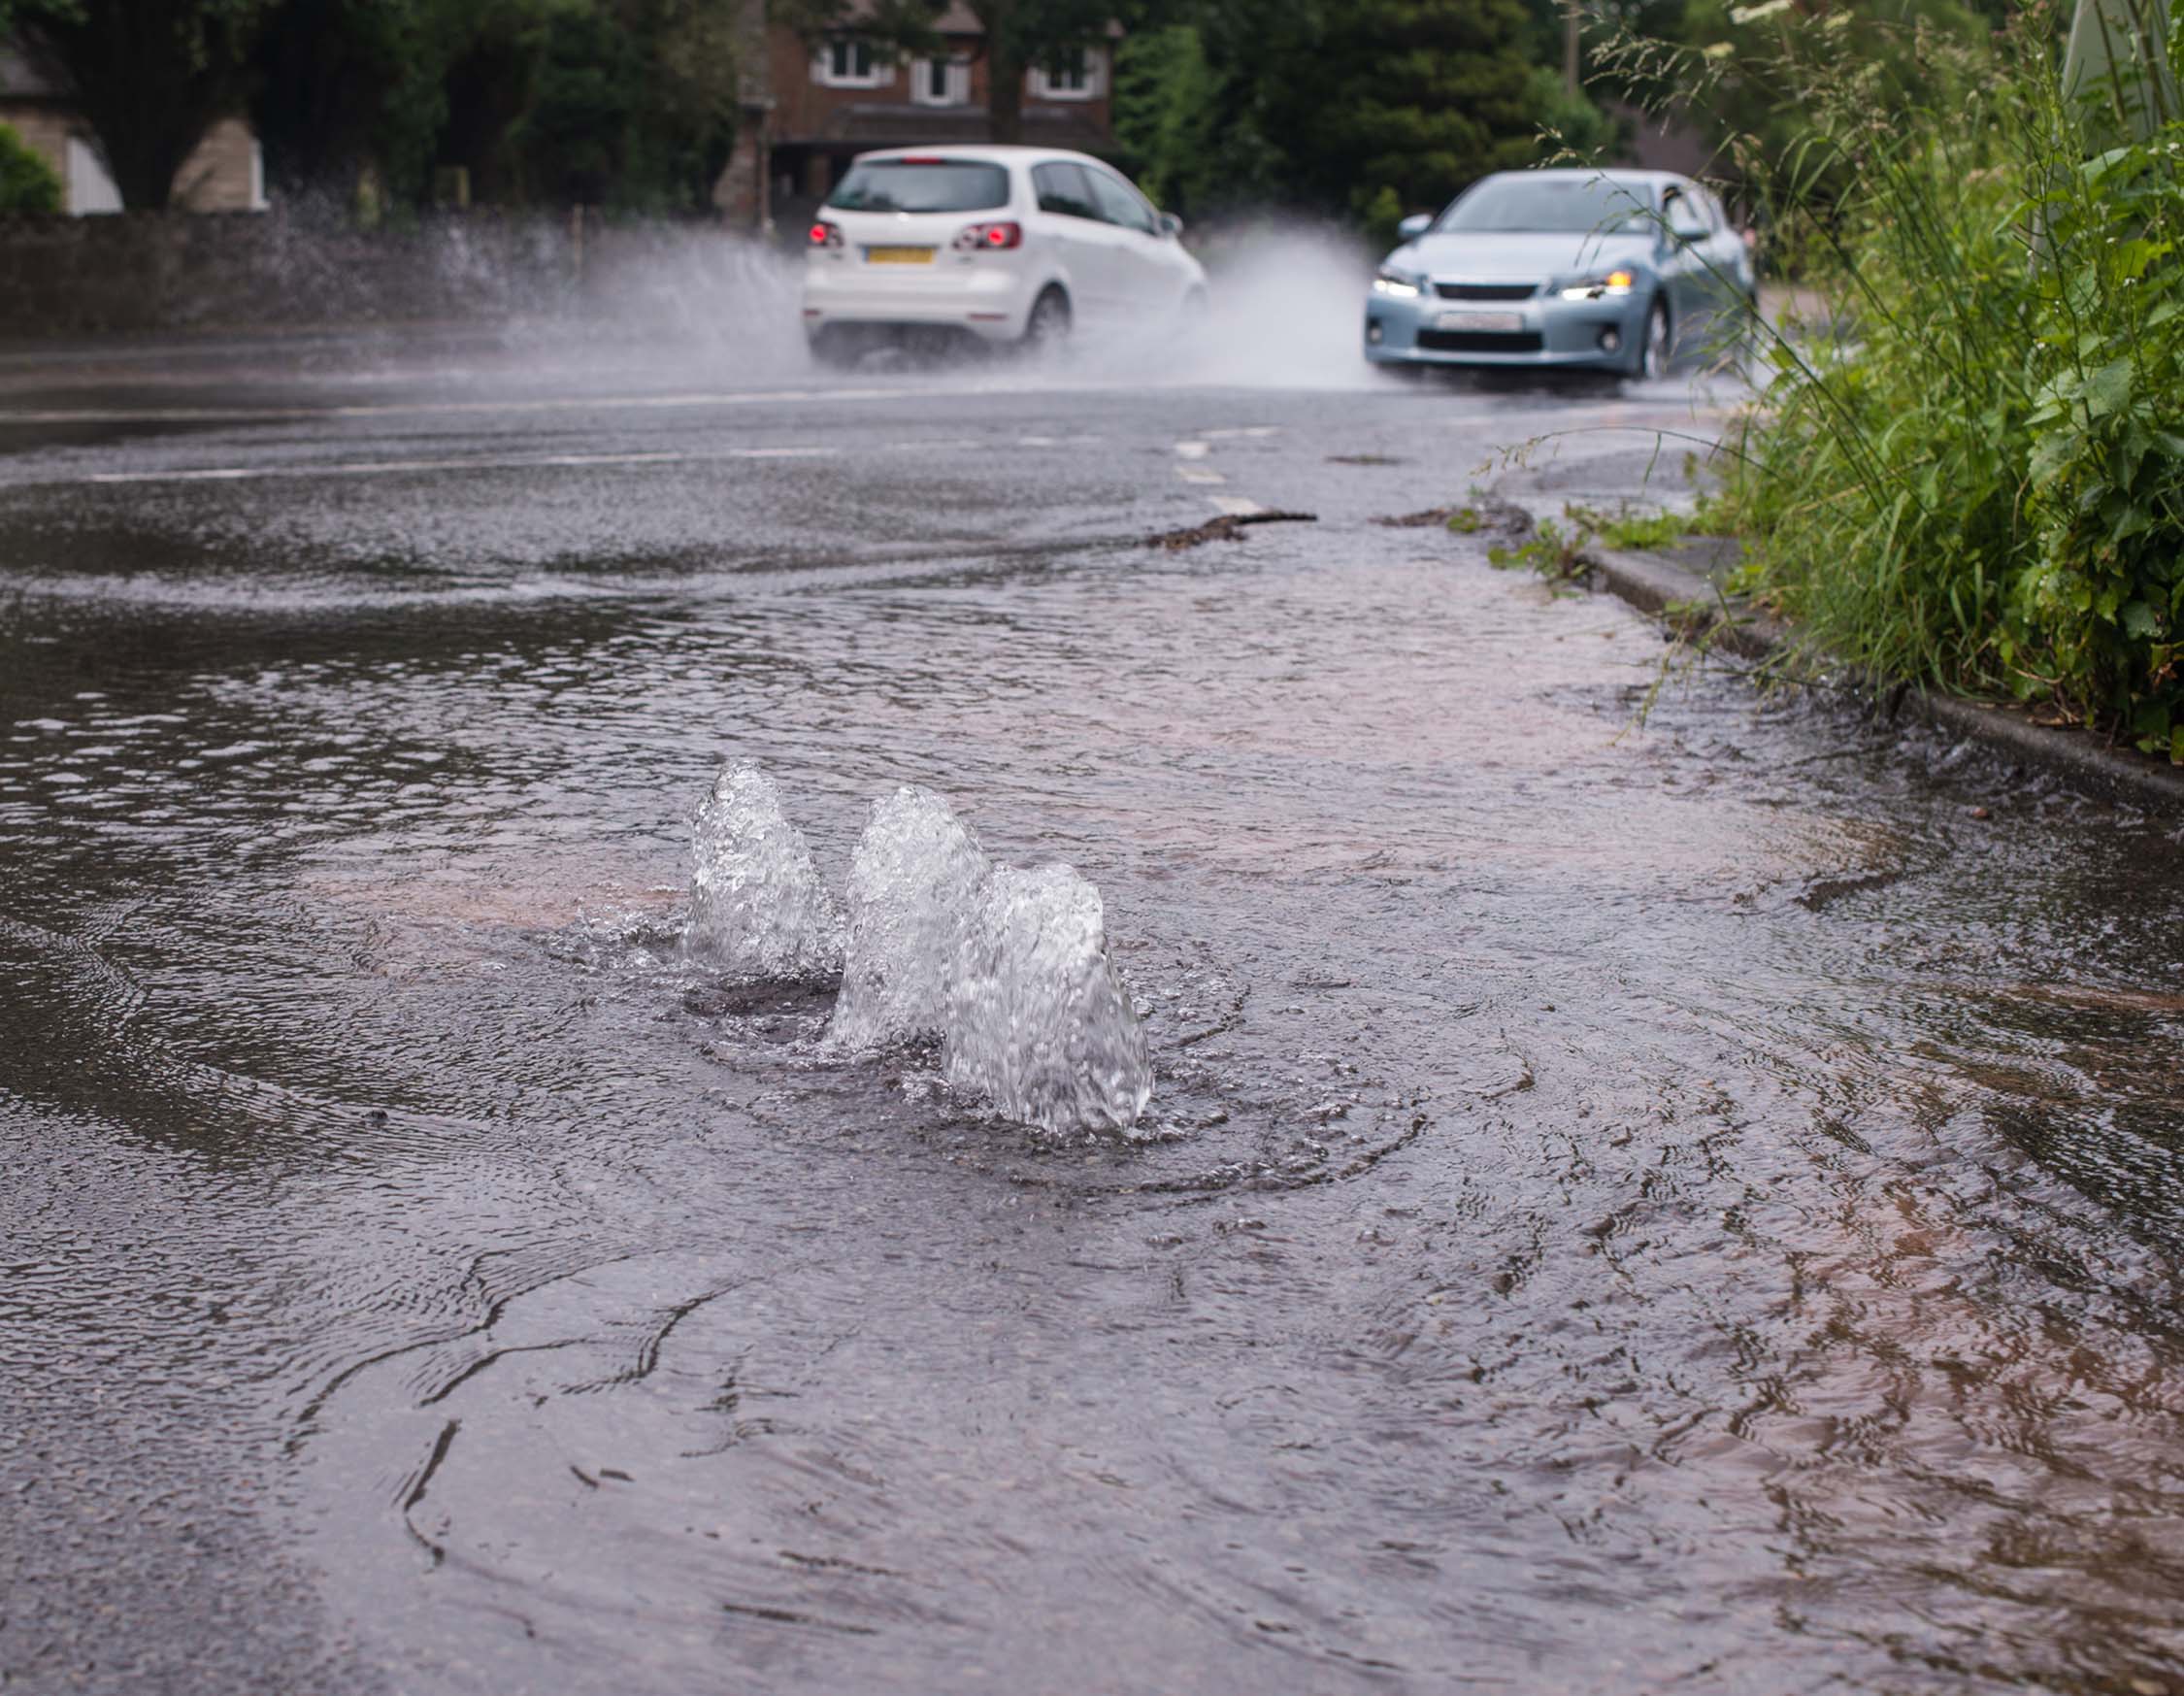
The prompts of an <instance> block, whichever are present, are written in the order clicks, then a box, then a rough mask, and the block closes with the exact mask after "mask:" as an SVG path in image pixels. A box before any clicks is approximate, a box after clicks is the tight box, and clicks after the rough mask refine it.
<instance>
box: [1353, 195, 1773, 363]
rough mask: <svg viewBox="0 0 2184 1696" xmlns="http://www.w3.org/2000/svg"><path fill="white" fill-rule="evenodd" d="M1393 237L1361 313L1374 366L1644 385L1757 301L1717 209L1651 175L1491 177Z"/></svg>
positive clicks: (1741, 252) (1742, 248) (1411, 220)
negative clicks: (1585, 377) (1558, 375)
mask: <svg viewBox="0 0 2184 1696" xmlns="http://www.w3.org/2000/svg"><path fill="white" fill-rule="evenodd" d="M1398 227H1399V230H1400V233H1401V234H1402V236H1403V246H1402V247H1400V248H1398V249H1395V251H1394V252H1392V253H1390V254H1389V255H1388V256H1387V258H1385V259H1384V260H1382V261H1381V263H1380V269H1379V274H1378V275H1377V276H1375V277H1374V278H1373V291H1372V294H1371V296H1370V298H1369V299H1368V300H1367V302H1366V307H1365V356H1366V358H1368V359H1370V360H1372V361H1373V363H1374V364H1378V365H1471V366H1516V367H1525V366H1533V367H1542V368H1548V369H1564V370H1567V369H1591V370H1602V371H1611V372H1619V373H1621V374H1623V375H1625V376H1628V377H1636V378H1651V377H1659V376H1660V375H1662V374H1663V373H1664V372H1665V371H1667V370H1668V368H1669V364H1670V361H1671V357H1672V355H1673V354H1674V352H1675V351H1676V350H1677V349H1692V348H1696V347H1699V346H1701V345H1703V343H1704V341H1705V339H1706V337H1707V334H1708V332H1709V331H1710V330H1724V329H1727V328H1730V327H1732V325H1733V323H1737V322H1740V318H1741V315H1746V314H1749V313H1750V311H1751V310H1752V307H1753V304H1754V302H1755V300H1756V298H1757V294H1758V284H1757V283H1756V282H1755V280H1754V278H1753V275H1752V261H1751V252H1750V245H1749V242H1748V241H1747V239H1746V238H1745V236H1744V235H1743V234H1742V233H1741V232H1740V231H1738V230H1737V229H1736V228H1735V227H1734V226H1733V225H1732V224H1731V223H1730V221H1729V219H1728V217H1727V216H1724V214H1723V212H1722V209H1721V203H1720V202H1719V201H1717V200H1716V199H1715V198H1714V197H1713V195H1712V194H1711V193H1709V192H1708V191H1707V190H1706V189H1705V188H1704V186H1703V185H1702V184H1700V183H1693V182H1692V181H1690V179H1688V178H1685V177H1677V176H1673V175H1671V174H1670V173H1668V172H1665V171H1600V170H1592V169H1577V170H1557V171H1505V172H1502V173H1499V174H1498V175H1496V176H1492V177H1488V178H1485V179H1483V180H1482V181H1480V182H1478V183H1474V184H1473V186H1472V187H1471V188H1469V189H1467V190H1466V191H1465V192H1464V193H1463V194H1461V195H1459V196H1458V197H1457V198H1456V200H1455V201H1453V202H1452V203H1451V204H1450V205H1449V207H1448V208H1447V210H1446V211H1444V212H1442V213H1441V214H1440V216H1438V217H1428V216H1424V215H1420V216H1416V217H1408V218H1406V219H1404V221H1403V223H1402V224H1401V225H1400V226H1398ZM1725 319H1726V320H1728V321H1725Z"/></svg>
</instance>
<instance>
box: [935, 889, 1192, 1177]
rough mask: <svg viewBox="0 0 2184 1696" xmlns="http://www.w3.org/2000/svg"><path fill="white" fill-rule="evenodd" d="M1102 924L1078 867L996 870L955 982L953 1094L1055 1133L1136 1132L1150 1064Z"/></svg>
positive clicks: (950, 1042) (972, 922)
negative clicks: (965, 1094)
mask: <svg viewBox="0 0 2184 1696" xmlns="http://www.w3.org/2000/svg"><path fill="white" fill-rule="evenodd" d="M1103 918H1104V915H1103V912H1102V908H1101V904H1100V892H1099V890H1097V889H1095V888H1094V887H1093V886H1092V885H1091V884H1090V883H1088V882H1087V881H1085V880H1084V879H1082V878H1080V877H1078V876H1077V874H1076V873H1075V871H1074V870H1073V869H1072V868H1070V867H1068V866H1065V865H1060V864H1055V865H1049V866H1041V867H1039V868H1038V869H1037V870H1035V871H1028V872H1026V871H1018V870H1016V869H1015V868H1014V867H1011V866H997V867H995V868H994V870H993V871H992V873H991V874H990V875H988V877H987V878H986V880H985V881H984V883H983V884H982V885H981V886H980V888H979V891H978V900H977V904H976V908H975V909H974V910H973V911H972V913H971V915H970V916H969V918H968V920H967V922H966V923H965V924H964V925H963V927H962V936H961V942H960V944H959V946H958V948H957V951H956V956H955V963H954V967H953V970H952V971H951V972H950V973H949V976H948V983H947V1018H946V1024H945V1026H944V1033H945V1040H946V1069H947V1080H948V1084H949V1086H950V1087H951V1088H955V1089H962V1090H969V1091H973V1092H976V1093H977V1094H980V1095H983V1096H985V1097H986V1098H987V1099H988V1100H989V1101H991V1102H992V1103H993V1104H994V1106H996V1107H997V1108H999V1109H1000V1110H1001V1111H1002V1112H1003V1113H1005V1114H1008V1115H1009V1117H1010V1118H1013V1119H1018V1120H1021V1121H1022V1122H1023V1123H1025V1124H1030V1125H1037V1126H1038V1127H1040V1128H1041V1129H1042V1130H1045V1131H1071V1130H1114V1131H1121V1132H1124V1133H1125V1134H1128V1133H1129V1132H1130V1131H1131V1129H1132V1127H1134V1126H1135V1125H1136V1124H1137V1122H1138V1116H1139V1115H1140V1114H1142V1113H1143V1112H1144V1110H1145V1103H1146V1102H1148V1101H1149V1100H1151V1099H1152V1063H1151V1061H1150V1060H1149V1059H1148V1057H1147V1056H1146V1053H1145V1033H1144V1030H1143V1028H1142V1026H1141V1025H1140V1024H1139V1022H1138V1014H1137V1011H1136V1010H1135V1009H1134V1008H1133V1007H1132V1006H1131V1005H1130V997H1129V995H1128V994H1127V993H1126V992H1125V991H1124V989H1123V987H1122V983H1121V981H1120V980H1119V979H1117V978H1116V976H1115V972H1114V967H1113V964H1112V963H1111V962H1110V961H1109V958H1108V945H1107V936H1106V933H1105V929H1104V925H1103Z"/></svg>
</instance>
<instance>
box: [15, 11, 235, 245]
mask: <svg viewBox="0 0 2184 1696" xmlns="http://www.w3.org/2000/svg"><path fill="white" fill-rule="evenodd" d="M272 4H273V0H17V8H16V30H17V41H18V43H19V45H20V46H21V48H22V50H23V51H24V53H25V54H26V56H27V57H28V58H29V59H30V61H31V63H32V64H33V65H35V66H36V67H37V68H38V69H39V70H40V71H41V72H43V73H44V74H45V75H46V76H47V77H48V78H49V79H50V81H53V82H56V83H62V84H64V85H66V86H68V87H71V88H73V89H74V90H75V95H76V99H77V102H78V104H79V105H80V106H81V107H82V109H83V115H84V116H85V117H87V118H88V119H89V120H90V123H91V127H92V128H93V129H94V130H95V131H97V133H98V138H99V147H100V150H101V151H102V152H103V153H104V154H105V155H106V164H107V169H108V171H109V172H111V173H112V174H113V177H114V182H115V185H116V187H117V188H118V189H119V190H120V191H121V203H122V204H123V205H124V206H126V207H130V208H132V209H143V210H150V211H156V210H159V209H161V208H163V207H165V206H166V204H167V203H168V201H169V199H170V198H171V197H172V196H173V193H174V190H175V186H176V183H175V177H176V174H177V173H178V172H179V171H180V170H181V169H182V163H183V161H184V160H186V159H187V158H188V157H189V155H190V152H191V151H192V150H194V149H195V148H196V146H197V144H198V142H200V141H201V140H203V139H204V135H205V132H206V131H207V130H208V129H210V128H211V127H212V125H213V122H214V120H215V119H216V118H219V117H221V116H226V115H227V114H229V113H231V112H234V111H236V110H238V109H239V108H240V107H241V105H242V104H243V98H244V94H245V92H246V90H247V88H248V58H249V52H250V50H251V48H252V46H253V45H254V43H255V41H256V39H257V35H258V32H259V30H260V29H261V28H262V27H263V25H264V23H265V19H266V15H267V13H268V11H269V9H270V7H271V5H272Z"/></svg>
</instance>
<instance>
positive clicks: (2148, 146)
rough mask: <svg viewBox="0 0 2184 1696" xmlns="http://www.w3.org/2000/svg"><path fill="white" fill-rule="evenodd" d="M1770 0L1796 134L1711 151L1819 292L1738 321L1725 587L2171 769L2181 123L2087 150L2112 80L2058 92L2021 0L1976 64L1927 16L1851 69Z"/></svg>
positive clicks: (2041, 27)
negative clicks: (1743, 331)
mask: <svg viewBox="0 0 2184 1696" xmlns="http://www.w3.org/2000/svg"><path fill="white" fill-rule="evenodd" d="M2089 3H2108V4H2119V5H2133V4H2138V3H2139V0H2089ZM1770 17H1771V18H1772V20H1773V21H1774V23H1775V24H1776V25H1777V26H1778V30H1779V35H1778V38H1777V40H1776V42H1775V44H1774V46H1773V48H1772V49H1771V50H1770V51H1771V52H1772V53H1773V55H1774V60H1775V62H1774V63H1773V64H1772V65H1771V66H1770V75H1771V77H1772V78H1773V80H1774V81H1775V82H1776V83H1778V84H1780V85H1784V86H1796V87H1797V88H1799V89H1800V90H1801V102H1800V107H1799V114H1800V118H1801V121H1802V122H1803V124H1804V126H1805V128H1804V132H1803V135H1802V136H1801V137H1800V138H1799V139H1798V141H1797V142H1796V143H1795V144H1794V145H1792V146H1790V147H1789V148H1787V149H1786V150H1784V151H1783V152H1782V154H1781V155H1780V156H1779V157H1774V158H1770V155H1769V152H1768V150H1767V148H1766V147H1765V146H1763V145H1762V142H1761V139H1760V138H1757V137H1754V136H1750V135H1746V136H1743V137H1741V138H1737V137H1733V138H1732V145H1733V146H1736V147H1737V148H1739V149H1740V155H1739V156H1740V157H1741V158H1743V159H1744V160H1745V162H1746V163H1747V165H1748V166H1749V167H1750V168H1751V169H1752V171H1753V172H1754V174H1755V178H1754V180H1755V181H1756V182H1757V183H1759V185H1760V188H1761V192H1762V194H1763V196H1764V198H1765V200H1766V202H1767V204H1768V205H1769V206H1770V209H1771V212H1772V216H1773V218H1774V220H1775V225H1776V228H1777V230H1778V231H1779V232H1780V234H1781V235H1782V237H1783V239H1784V243H1785V245H1786V246H1788V247H1790V248H1791V249H1792V250H1796V251H1800V252H1803V254H1805V255H1806V256H1807V260H1808V263H1809V266H1810V273H1809V281H1810V282H1811V283H1813V284H1814V285H1815V286H1816V287H1817V289H1818V290H1819V293H1820V296H1821V302H1822V310H1821V311H1820V312H1819V313H1818V314H1817V315H1816V321H1815V322H1814V323H1813V324H1810V325H1807V326H1805V327H1804V328H1803V329H1802V330H1788V331H1786V330H1783V329H1781V328H1778V327H1777V328H1769V329H1766V330H1764V331H1763V334H1764V335H1765V336H1766V338H1767V347H1766V388H1765V392H1764V395H1763V398H1762V401H1761V404H1760V405H1759V406H1758V407H1757V408H1755V409H1754V410H1753V411H1752V412H1751V413H1750V414H1749V415H1748V416H1746V417H1745V418H1744V419H1743V420H1742V422H1741V424H1740V426H1739V427H1738V428H1737V430H1736V431H1735V432H1734V433H1733V434H1732V436H1731V438H1730V440H1729V441H1728V443H1727V445H1726V449H1727V450H1726V451H1725V453H1724V455H1723V457H1722V461H1721V469H1722V471H1723V473H1724V475H1725V477H1726V486H1725V489H1724V493H1723V497H1722V499H1721V501H1720V502H1717V503H1715V507H1714V509H1713V510H1711V511H1709V512H1708V514H1707V516H1708V517H1709V518H1718V517H1720V516H1723V515H1733V516H1734V518H1735V520H1736V522H1737V526H1738V527H1739V528H1740V529H1741V530H1742V532H1743V533H1744V534H1745V536H1746V537H1747V540H1748V541H1749V542H1750V543H1751V544H1752V548H1751V549H1750V553H1749V558H1748V561H1747V563H1746V565H1745V566H1744V567H1743V568H1742V570H1741V572H1740V573H1739V575H1738V577H1737V580H1736V581H1737V587H1740V588H1742V589H1744V590H1746V591H1748V592H1750V593H1752V594H1755V595H1757V596H1759V597H1761V598H1762V599H1763V600H1765V601H1767V602H1769V603H1770V604H1771V605H1772V606H1773V607H1775V608H1776V609H1778V610H1779V611H1781V612H1783V613H1785V614H1787V615H1790V616H1792V617H1793V618H1795V619H1797V620H1798V621H1799V622H1800V623H1801V624H1802V625H1803V627H1804V628H1805V630H1806V631H1807V632H1808V633H1809V634H1810V636H1811V638H1812V639H1813V640H1814V641H1815V642H1816V643H1818V644H1819V645H1821V646H1823V647H1825V648H1828V649H1830V650H1832V651H1834V652H1836V653H1839V654H1841V655H1843V656H1845V657H1848V658H1850V659H1852V660H1855V661H1857V662H1860V663H1862V664H1863V665H1865V666H1866V667H1868V668H1869V669H1870V670H1873V671H1876V672H1878V673H1881V674H1883V675H1886V676H1891V677H1895V678H1899V679H1903V680H1907V681H1912V682H1923V683H1931V684H1936V685H1939V686H1942V687H1946V688H1951V689H1957V690H1962V691H1968V692H1974V693H1988V694H2007V695H2011V696H2014V697H2016V698H2017V699H2019V700H2022V701H2026V702H2029V703H2036V704H2039V705H2042V706H2044V707H2045V708H2047V709H2048V710H2050V711H2054V712H2058V713H2060V714H2062V715H2068V716H2069V717H2071V718H2074V719H2077V720H2079V721H2081V722H2084V723H2087V724H2089V725H2094V726H2097V727H2099V728H2101V729H2103V730H2105V731H2107V732H2109V733H2111V734H2114V735H2117V736H2119V737H2125V738H2128V739H2130V740H2131V741H2133V742H2134V743H2136V744H2137V745H2138V746H2139V747H2141V748H2146V749H2148V750H2150V751H2158V752H2161V753H2165V754H2167V755H2168V756H2169V757H2170V758H2173V759H2178V760H2180V761H2184V734H2179V733H2180V732H2184V677H2180V672H2184V666H2180V664H2179V661H2180V658H2184V635H2180V630H2184V566H2180V564H2179V561H2180V560H2184V423H2180V421H2179V420H2178V419H2177V417H2176V415H2175V411H2174V397H2175V396H2176V395H2177V394H2178V393H2180V392H2184V268H2180V267H2179V266H2178V265H2177V264H2176V263H2175V255H2176V253H2177V250H2178V248H2179V244H2180V242H2184V126H2180V125H2178V124H2177V123H2176V122H2175V121H2174V120H2173V115H2172V114H2165V113H2164V112H2157V113H2156V114H2155V116H2156V117H2159V118H2162V121H2159V122H2154V123H2151V124H2140V125H2138V126H2137V127H2138V128H2139V129H2140V130H2142V131H2143V133H2142V135H2141V136H2140V138H2139V139H2135V140H2131V139H2127V140H2125V141H2124V142H2123V143H2121V144H2120V145H2115V146H2108V145H2106V142H2107V141H2108V140H2109V139H2112V138H2113V137H2114V136H2115V135H2116V134H2118V133H2124V134H2126V135H2127V136H2128V135H2129V134H2130V133H2132V131H2131V126H2129V125H2124V126H2119V125H2118V124H2117V123H2116V122H2115V121H2114V115H2113V113H2111V112H2104V111H2103V107H2104V106H2109V105H2113V104H2115V101H2116V99H2117V98H2120V91H2119V89H2118V88H2117V86H2116V84H2115V80H2114V79H2110V80H2109V82H2107V83H2100V84H2098V85H2093V86H2089V88H2088V90H2087V92H2088V94H2089V95H2091V96H2092V98H2091V99H2090V100H2086V101H2080V100H2073V99H2071V98H2069V97H2068V96H2067V95H2066V93H2065V90H2064V87H2063V85H2062V83H2060V82H2059V79H2058V76H2057V71H2056V48H2057V46H2058V35H2059V31H2058V20H2057V18H2056V17H2055V15H2054V14H2053V13H2052V12H2050V11H2047V10H2044V9H2040V8H2035V9H2034V10H2031V11H2029V12H2027V13H2025V14H2023V15H2021V16H2020V17H2019V18H2018V19H2017V20H2016V21H2015V23H2014V24H2013V25H2012V27H2011V29H2010V30H2009V31H2008V32H2007V33H2006V34H2005V35H2004V36H2003V37H2002V39H2001V40H2000V41H1999V42H1998V43H1997V45H1996V47H1995V49H1994V50H1993V54H1992V57H1991V60H1990V61H1989V62H1988V70H1987V72H1986V73H1985V74H1983V75H1978V76H1974V75H1971V74H1970V70H1971V67H1972V66H1973V64H1974V63H1975V62H1977V60H1978V57H1979V53H1978V51H1977V50H1972V49H1968V48H1967V47H1966V46H1965V44H1964V43H1963V42H1962V41H1961V40H1960V39H1959V38H1958V37H1957V36H1955V35H1954V34H1951V33H1949V32H1944V31H1934V30H1921V29H1918V28H1916V27H1914V29H1913V31H1912V35H1911V39H1910V40H1909V41H1908V42H1907V43H1905V44H1904V45H1903V49H1902V50H1901V51H1898V52H1896V53H1894V54H1893V55H1886V56H1883V57H1882V58H1879V59H1874V60H1866V59H1862V58H1861V57H1860V56H1858V55H1846V54H1845V53H1843V52H1842V51H1840V50H1839V48H1838V45H1837V42H1836V41H1835V40H1834V39H1832V38H1833V37H1835V36H1837V35H1838V34H1840V33H1841V31H1840V30H1839V29H1838V28H1837V27H1836V26H1833V25H1832V23H1831V21H1830V19H1829V18H1828V17H1824V16H1823V17H1805V16H1803V15H1801V14H1797V13H1794V12H1791V11H1789V10H1787V9H1783V10H1780V11H1778V12H1773V13H1771V14H1770ZM2170 33H2171V35H2172V37H2173V35H2174V33H2175V32H2173V31H2172V32H2170ZM2138 57H2139V58H2140V60H2141V61H2145V60H2147V59H2150V58H2156V59H2158V55H2156V54H2153V53H2151V52H2150V51H2144V52H2141V53H2140V54H2139V55H2138ZM1713 74H1714V73H1712V72H1709V76H1711V75H1713ZM1694 87H1695V88H1703V84H1694ZM2096 140H2099V141H2100V142H2101V145H2100V146H2099V147H2098V149H2097V148H2096V147H2095V145H2094V143H2095V141H2096ZM2089 153H2090V154H2092V156H2091V157H2090V158H2089V157H2088V154H2089Z"/></svg>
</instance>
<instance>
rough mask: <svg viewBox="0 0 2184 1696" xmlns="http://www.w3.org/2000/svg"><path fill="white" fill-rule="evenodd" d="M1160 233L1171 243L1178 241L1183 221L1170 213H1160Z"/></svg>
mask: <svg viewBox="0 0 2184 1696" xmlns="http://www.w3.org/2000/svg"><path fill="white" fill-rule="evenodd" d="M1160 233H1161V234H1162V235H1164V236H1166V237H1167V238H1168V239H1169V240H1170V241H1172V242H1173V241H1176V240H1178V239H1179V238H1180V237H1181V236H1182V233H1183V220H1182V219H1181V218H1179V217H1177V216H1175V214H1174V213H1172V212H1164V213H1162V214H1161V215H1160Z"/></svg>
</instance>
